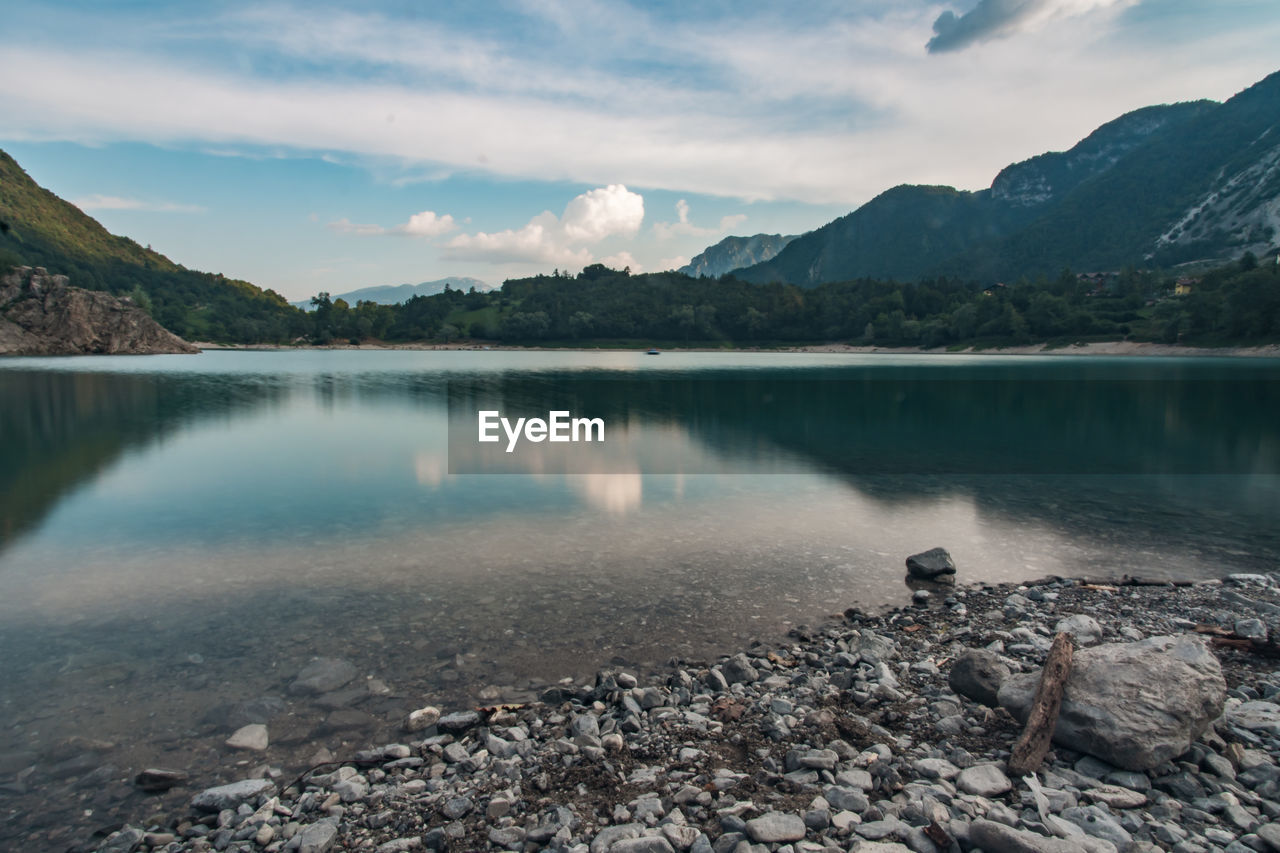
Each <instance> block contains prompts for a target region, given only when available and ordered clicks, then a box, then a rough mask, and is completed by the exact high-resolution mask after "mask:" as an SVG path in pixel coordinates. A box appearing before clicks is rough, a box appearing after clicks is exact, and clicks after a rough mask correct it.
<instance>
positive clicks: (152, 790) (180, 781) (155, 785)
mask: <svg viewBox="0 0 1280 853" xmlns="http://www.w3.org/2000/svg"><path fill="white" fill-rule="evenodd" d="M133 784H135V785H137V786H138V787H139V788H141V789H142V790H144V791H146V792H147V793H148V794H158V793H160V792H161V791H167V790H169V789H170V788H177V787H178V786H180V785H185V784H187V774H185V773H183V772H182V771H180V770H162V769H160V768H156V767H149V768H147V769H146V770H143V771H142V772H141V773H139V774H138V775H137V776H134V777H133Z"/></svg>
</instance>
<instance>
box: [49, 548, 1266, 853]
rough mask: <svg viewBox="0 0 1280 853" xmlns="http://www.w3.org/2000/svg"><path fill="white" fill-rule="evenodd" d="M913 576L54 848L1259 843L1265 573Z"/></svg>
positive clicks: (790, 850) (1011, 847)
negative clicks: (761, 636) (996, 579)
mask: <svg viewBox="0 0 1280 853" xmlns="http://www.w3.org/2000/svg"><path fill="white" fill-rule="evenodd" d="M945 571H952V570H945ZM913 573H915V572H913ZM934 580H935V581H943V583H937V582H930V581H928V580H913V585H914V586H916V587H917V591H916V593H915V595H914V598H913V604H912V605H911V606H908V607H903V608H896V609H892V610H887V611H884V612H881V613H875V614H868V613H862V612H859V611H858V610H856V609H849V610H847V611H846V612H845V613H844V614H843V616H842V617H840V618H835V619H832V620H830V621H828V622H826V623H824V624H821V625H814V626H797V627H796V628H794V629H793V630H792V631H791V632H790V634H789V636H788V637H786V638H785V639H784V640H782V641H780V642H777V643H774V644H757V645H754V646H752V647H751V648H748V649H743V650H742V651H740V652H739V653H737V654H734V655H732V656H728V657H725V658H722V659H720V660H716V661H701V662H699V661H684V660H672V661H671V662H670V665H669V672H668V673H667V674H666V675H665V677H662V678H656V679H652V680H646V681H641V680H640V678H638V677H637V676H636V675H635V674H632V673H628V672H626V671H624V670H620V669H606V670H602V671H600V672H599V673H598V674H597V675H596V677H595V679H594V681H593V683H590V684H577V683H560V684H555V685H548V686H547V688H546V689H545V690H543V691H542V693H541V695H540V697H539V701H537V702H531V703H526V704H521V705H509V706H495V707H487V708H438V707H434V706H432V705H430V704H428V703H425V702H424V704H423V706H422V707H421V708H420V709H418V710H417V711H414V712H413V713H412V714H410V715H409V716H408V717H407V718H406V719H405V720H404V721H403V725H402V729H403V732H404V737H403V738H402V739H400V740H399V741H398V742H396V743H389V744H382V745H371V746H370V748H368V749H364V750H360V751H357V752H354V753H352V754H350V755H343V756H333V760H332V761H326V762H324V763H323V764H319V765H317V766H314V767H311V768H295V767H271V766H263V767H259V768H256V769H255V771H254V772H252V773H249V774H246V775H241V776H237V775H236V773H235V772H234V771H235V769H236V768H228V770H227V772H226V774H224V775H225V777H226V778H225V780H222V781H221V782H220V784H216V785H211V786H207V787H206V786H196V785H194V784H193V783H192V780H188V779H186V778H185V777H184V776H183V775H182V774H177V773H173V774H170V773H168V772H167V771H165V770H164V768H148V769H146V770H144V771H142V772H140V773H139V774H138V775H137V776H136V777H135V778H134V779H133V780H132V783H131V784H133V785H135V786H140V787H144V788H145V789H147V790H152V791H155V792H156V793H157V796H159V795H160V794H161V793H162V792H163V793H164V794H165V795H166V797H167V799H164V800H163V802H165V803H172V802H174V795H175V794H177V793H181V794H182V802H181V805H179V806H176V807H171V808H167V809H166V810H159V809H158V810H157V813H156V814H155V815H154V816H153V817H151V818H150V819H149V820H150V822H148V823H146V824H145V825H144V824H138V823H132V824H127V825H124V826H119V827H109V828H106V829H104V830H103V831H102V832H100V833H99V834H98V836H97V837H95V838H91V839H86V840H85V842H84V843H83V844H81V845H79V846H78V847H76V848H74V849H76V850H79V851H89V850H97V851H103V853H134V851H165V853H178V851H192V853H195V852H196V851H210V850H216V851H223V850H232V851H244V853H248V851H266V852H267V853H277V851H299V853H325V851H348V850H351V851H354V850H359V851H376V853H396V851H410V850H449V851H470V850H511V851H540V850H549V851H574V853H587V852H588V851H589V853H605V851H617V852H618V853H638V852H639V851H648V852H649V853H661V852H662V851H694V853H708V851H715V853H727V851H735V853H762V852H763V851H780V852H781V853H800V851H865V853H892V851H905V850H911V851H916V853H935V851H957V850H959V851H971V850H983V851H1049V852H1050V853H1056V851H1063V853H1066V851H1090V852H1091V853H1093V851H1097V852H1098V853H1103V851H1148V850H1174V851H1182V853H1194V852H1195V851H1229V853H1246V851H1259V853H1265V851H1280V657H1277V656H1276V645H1275V641H1276V640H1277V638H1278V637H1280V573H1270V574H1248V575H1230V576H1227V577H1226V578H1223V579H1221V580H1213V581H1206V582H1200V583H1195V584H1183V585H1177V586H1175V585H1173V584H1147V583H1144V582H1140V581H1139V582H1135V581H1133V579H1120V580H1112V581H1086V580H1082V579H1062V578H1047V579H1043V580H1040V581H1036V582H1032V583H1027V584H999V585H978V586H969V585H963V584H962V585H959V586H956V585H954V584H952V583H948V582H949V581H953V580H954V575H950V574H941V575H936V576H935V578H934ZM1062 632H1066V633H1068V634H1070V635H1071V637H1072V640H1073V643H1074V645H1075V653H1074V668H1073V670H1072V675H1071V678H1070V679H1069V680H1068V682H1067V690H1066V696H1065V699H1064V701H1063V704H1062V709H1061V714H1060V717H1059V722H1058V728H1057V730H1056V735H1055V742H1054V744H1053V748H1052V751H1050V752H1049V754H1048V755H1047V756H1046V758H1045V760H1044V762H1043V764H1042V765H1041V767H1040V768H1039V770H1038V771H1037V772H1035V773H1032V774H1029V775H1025V776H1019V775H1017V774H1013V773H1010V772H1008V759H1009V756H1010V750H1011V749H1012V747H1013V744H1014V742H1015V741H1016V739H1017V738H1018V737H1019V735H1020V734H1021V732H1022V729H1023V725H1022V719H1023V718H1024V717H1025V714H1026V707H1027V705H1028V704H1029V703H1030V699H1031V696H1032V694H1033V693H1034V690H1035V688H1036V685H1037V684H1038V681H1039V672H1040V667H1041V666H1042V665H1043V663H1044V658H1045V655H1046V653H1047V652H1048V650H1049V648H1050V644H1051V641H1052V640H1053V638H1054V636H1055V635H1057V634H1059V633H1062ZM326 665H327V664H326V662H323V661H321V662H317V666H318V668H313V670H312V674H315V673H317V672H322V671H323V670H324V667H325V666H326ZM305 675H306V673H300V674H299V676H300V677H304V676H305ZM261 728H262V732H261V733H260V734H261V736H262V737H266V735H267V732H266V729H267V724H263V725H262V726H261ZM246 729H248V730H247V731H242V732H237V736H242V737H246V738H252V737H255V736H258V735H259V732H258V730H257V729H253V728H252V727H246ZM248 777H252V778H248ZM157 802H158V803H159V802H160V800H158V801H157ZM32 843H33V844H34V845H35V846H32V847H31V848H30V849H37V848H38V847H39V843H38V839H32Z"/></svg>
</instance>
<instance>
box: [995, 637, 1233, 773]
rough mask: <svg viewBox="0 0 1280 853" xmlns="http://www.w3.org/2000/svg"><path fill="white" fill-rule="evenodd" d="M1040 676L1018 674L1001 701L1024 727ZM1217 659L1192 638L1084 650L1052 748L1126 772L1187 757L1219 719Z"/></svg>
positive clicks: (1222, 687) (1221, 694)
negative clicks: (1054, 744) (1088, 758)
mask: <svg viewBox="0 0 1280 853" xmlns="http://www.w3.org/2000/svg"><path fill="white" fill-rule="evenodd" d="M1039 682H1040V671H1039V670H1036V671H1034V672H1030V673H1026V674H1022V675H1015V676H1012V677H1010V678H1009V679H1007V680H1006V681H1005V682H1004V684H1003V685H1001V687H1000V691H999V697H998V698H999V701H1000V704H1001V705H1002V706H1004V707H1005V708H1006V709H1008V710H1009V711H1010V712H1011V713H1012V714H1013V715H1014V716H1015V717H1016V718H1017V719H1018V720H1019V721H1021V722H1025V721H1026V718H1027V713H1028V712H1029V710H1030V706H1031V701H1032V698H1033V697H1034V695H1035V691H1036V687H1037V686H1038V685H1039ZM1226 692H1227V686H1226V682H1225V681H1224V680H1223V677H1222V668H1221V667H1220V666H1219V664H1218V659H1217V658H1216V657H1214V655H1213V653H1212V652H1211V651H1210V650H1209V649H1208V647H1207V646H1206V645H1205V643H1204V641H1203V640H1201V639H1199V638H1196V637H1191V636H1183V637H1151V638H1149V639H1146V640H1141V641H1139V642H1136V643H1111V644H1107V645H1102V646H1095V647H1093V648H1090V649H1082V650H1080V651H1079V652H1077V653H1076V655H1075V656H1074V660H1073V662H1072V668H1071V675H1070V677H1069V678H1068V679H1067V684H1066V689H1065V691H1064V695H1063V701H1062V708H1061V711H1060V712H1059V715H1058V724H1057V727H1056V728H1055V730H1054V737H1053V739H1054V742H1055V743H1057V744H1059V745H1061V746H1065V747H1067V748H1069V749H1073V750H1076V751H1077V752H1085V753H1088V754H1090V755H1093V756H1096V757H1098V758H1101V759H1103V760H1104V761H1107V762H1109V763H1111V764H1113V765H1115V766H1116V767H1120V768H1123V769H1126V770H1150V769H1151V768H1153V767H1156V766H1157V765H1159V764H1161V763H1162V762H1164V761H1167V760H1169V759H1171V758H1176V757H1177V756H1179V755H1181V754H1182V753H1184V752H1186V751H1187V748H1188V747H1190V745H1191V743H1192V741H1194V740H1195V739H1196V738H1198V737H1199V736H1200V735H1201V733H1203V732H1204V730H1205V728H1207V727H1208V725H1209V723H1210V722H1211V721H1212V720H1214V719H1216V718H1217V717H1218V716H1219V715H1220V714H1221V713H1222V707H1223V702H1224V700H1225V698H1226Z"/></svg>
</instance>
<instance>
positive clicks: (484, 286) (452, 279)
mask: <svg viewBox="0 0 1280 853" xmlns="http://www.w3.org/2000/svg"><path fill="white" fill-rule="evenodd" d="M446 286H447V287H449V288H451V289H453V290H462V291H468V290H470V289H471V288H473V287H474V288H475V289H476V290H477V291H480V292H481V293H483V292H485V291H489V290H494V289H495V288H494V286H493V285H491V284H488V283H486V282H483V281H481V280H480V279H478V278H468V277H467V276H464V275H451V276H449V277H447V278H439V279H436V280H435V281H424V282H422V283H421V284H394V285H391V284H389V285H374V286H373V287H362V288H360V289H359V290H351V291H348V292H346V293H335V294H333V295H332V296H331V297H330V298H331V299H333V301H335V302H336V301H338V300H339V299H342V300H344V301H345V302H346V303H347V304H348V305H355V304H356V303H358V302H376V303H378V304H379V305H399V304H401V303H402V302H408V301H409V300H410V299H412V298H413V297H415V296H434V295H435V294H437V293H444V289H445V287H446ZM289 304H291V305H295V306H297V307H298V308H302V309H305V310H308V311H309V310H310V309H311V300H310V299H306V300H303V301H302V302H291V303H289Z"/></svg>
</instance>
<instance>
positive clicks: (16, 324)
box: [0, 267, 200, 355]
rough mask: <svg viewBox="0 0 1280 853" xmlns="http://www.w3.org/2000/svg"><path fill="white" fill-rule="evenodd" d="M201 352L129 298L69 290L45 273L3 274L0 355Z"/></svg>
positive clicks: (57, 277) (21, 271)
mask: <svg viewBox="0 0 1280 853" xmlns="http://www.w3.org/2000/svg"><path fill="white" fill-rule="evenodd" d="M199 351H200V350H198V349H196V348H195V347H193V346H192V345H191V344H189V343H187V342H186V341H184V340H182V338H179V337H178V336H177V335H175V334H173V333H172V332H169V331H166V330H165V329H163V328H161V326H160V324H159V323H157V322H156V321H155V320H152V319H151V317H150V315H148V314H147V312H145V311H143V310H142V309H141V308H139V307H137V306H136V305H134V304H133V302H132V301H130V300H129V299H127V298H126V299H119V298H117V297H115V296H112V295H111V294H109V293H102V292H101V291H94V290H84V289H82V288H79V287H69V286H68V285H67V277H66V276H64V275H49V274H48V273H47V272H46V271H45V270H43V269H35V270H33V269H31V267H17V268H13V269H11V270H10V271H9V272H8V273H5V274H3V275H0V355H85V354H89V353H100V354H122V353H127V354H130V355H141V354H151V353H196V352H199Z"/></svg>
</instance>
